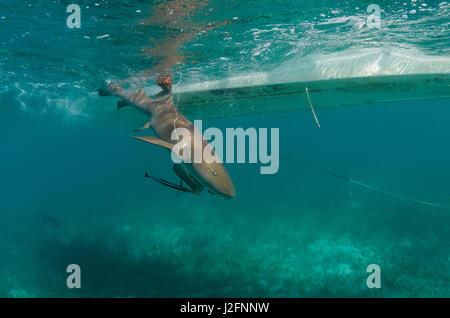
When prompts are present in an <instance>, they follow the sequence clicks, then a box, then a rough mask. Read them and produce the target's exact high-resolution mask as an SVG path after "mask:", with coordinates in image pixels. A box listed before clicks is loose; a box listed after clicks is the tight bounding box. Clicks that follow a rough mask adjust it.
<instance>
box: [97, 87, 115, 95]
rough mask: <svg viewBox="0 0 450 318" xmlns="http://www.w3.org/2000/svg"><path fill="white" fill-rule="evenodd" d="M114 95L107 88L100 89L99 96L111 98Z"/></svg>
mask: <svg viewBox="0 0 450 318" xmlns="http://www.w3.org/2000/svg"><path fill="white" fill-rule="evenodd" d="M111 95H112V94H111V93H110V92H109V91H108V90H107V89H105V88H99V89H98V96H111Z"/></svg>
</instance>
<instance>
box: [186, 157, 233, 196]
mask: <svg viewBox="0 0 450 318" xmlns="http://www.w3.org/2000/svg"><path fill="white" fill-rule="evenodd" d="M194 170H195V171H196V174H197V175H198V177H199V179H200V180H201V183H202V184H204V185H205V186H206V187H207V188H208V189H209V190H210V193H212V194H219V195H222V196H224V197H226V198H235V197H236V190H235V189H234V186H233V182H232V181H231V178H230V176H229V174H228V172H227V170H226V169H225V167H224V166H223V165H222V164H220V163H212V164H205V163H203V164H194Z"/></svg>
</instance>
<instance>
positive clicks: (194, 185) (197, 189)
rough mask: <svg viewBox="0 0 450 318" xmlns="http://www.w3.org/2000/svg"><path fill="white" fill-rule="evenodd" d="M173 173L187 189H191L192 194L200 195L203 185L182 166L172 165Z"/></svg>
mask: <svg viewBox="0 0 450 318" xmlns="http://www.w3.org/2000/svg"><path fill="white" fill-rule="evenodd" d="M173 171H175V173H176V174H177V176H179V177H180V179H181V180H183V181H184V182H186V184H187V185H188V186H189V188H191V189H192V192H193V193H195V194H196V195H200V193H201V192H202V190H203V185H202V184H201V183H200V182H198V181H197V180H196V179H194V178H193V177H192V176H191V175H190V174H189V172H188V171H187V170H186V167H185V166H184V165H182V164H174V165H173Z"/></svg>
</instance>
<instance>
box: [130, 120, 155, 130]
mask: <svg viewBox="0 0 450 318" xmlns="http://www.w3.org/2000/svg"><path fill="white" fill-rule="evenodd" d="M151 123H152V121H151V120H149V121H148V122H147V123H145V125H144V126H142V127H141V128H138V129H135V130H134V131H141V130H145V129H149V128H150V126H151Z"/></svg>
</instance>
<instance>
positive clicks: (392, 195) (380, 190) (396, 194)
mask: <svg viewBox="0 0 450 318" xmlns="http://www.w3.org/2000/svg"><path fill="white" fill-rule="evenodd" d="M280 158H281V159H284V160H286V161H289V162H292V163H295V164H298V165H301V166H304V167H308V168H311V169H313V170H317V171H320V172H322V173H325V174H328V175H330V176H332V177H336V178H339V179H342V180H345V181H347V182H348V193H349V197H350V198H351V197H352V187H351V185H352V183H353V184H357V185H359V186H361V187H364V188H367V189H369V190H372V191H375V192H379V193H383V194H386V195H389V196H391V197H395V198H398V199H402V200H406V201H410V202H414V203H418V204H422V205H428V206H432V207H437V208H442V209H449V210H450V206H449V205H445V204H440V203H435V202H429V201H424V200H419V199H415V198H411V197H407V196H405V195H401V194H398V193H395V192H391V191H388V190H385V189H382V188H378V187H374V186H372V185H369V184H367V183H363V182H360V181H357V180H355V179H352V178H350V177H347V176H344V175H340V174H337V173H334V172H331V171H328V170H325V169H322V168H319V167H316V166H313V165H311V164H308V163H304V162H301V161H298V160H295V159H291V158H288V157H284V156H280Z"/></svg>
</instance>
